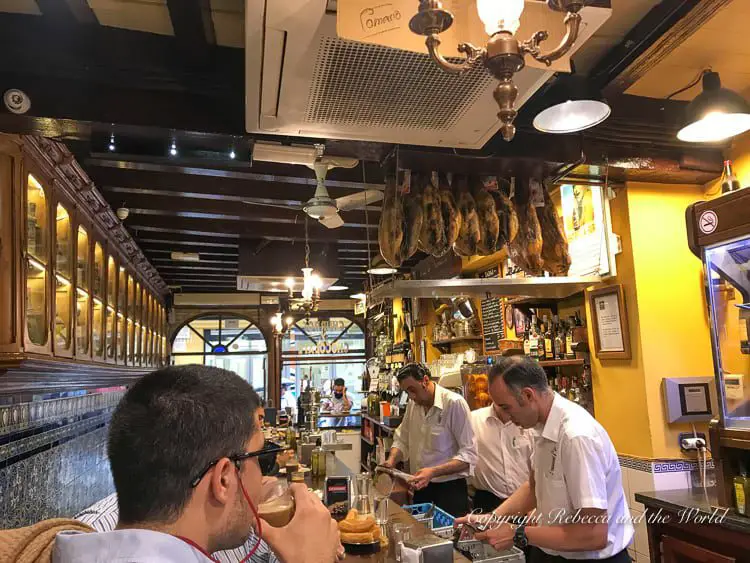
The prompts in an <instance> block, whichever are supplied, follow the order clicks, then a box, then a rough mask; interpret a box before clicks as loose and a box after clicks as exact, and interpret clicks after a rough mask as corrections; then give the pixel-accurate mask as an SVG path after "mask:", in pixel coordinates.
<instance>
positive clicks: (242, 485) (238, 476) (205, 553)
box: [175, 470, 263, 563]
mask: <svg viewBox="0 0 750 563" xmlns="http://www.w3.org/2000/svg"><path fill="white" fill-rule="evenodd" d="M237 478H238V479H239V481H240V488H242V494H243V495H244V496H245V500H246V501H247V504H248V505H249V506H250V510H252V511H253V516H255V521H256V522H257V523H258V532H257V535H258V541H256V542H255V545H254V546H253V548H252V549H251V550H250V553H248V554H247V555H246V556H245V557H244V559H242V561H240V563H247V561H250V558H251V557H252V556H253V555H255V552H256V551H258V548H259V547H260V542H261V534H262V532H263V529H262V526H261V523H260V516H258V511H257V510H256V509H255V505H253V503H252V501H251V500H250V495H248V494H247V491H246V490H245V485H244V484H243V483H242V478H241V477H240V472H239V470H237ZM175 537H176V538H177V539H179V540H182V541H184V542H185V543H186V544H188V545H189V546H191V547H194V548H195V549H197V550H198V551H200V552H201V553H202V554H203V555H205V556H206V557H207V558H208V559H210V560H211V561H213V562H214V563H219V561H217V560H216V559H214V558H213V557H212V556H211V554H210V553H208V552H207V551H206V550H205V549H203V548H202V547H201V546H199V545H198V544H197V543H195V542H194V541H193V540H191V539H189V538H185V537H182V536H175Z"/></svg>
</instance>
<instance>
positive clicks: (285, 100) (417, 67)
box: [245, 0, 610, 148]
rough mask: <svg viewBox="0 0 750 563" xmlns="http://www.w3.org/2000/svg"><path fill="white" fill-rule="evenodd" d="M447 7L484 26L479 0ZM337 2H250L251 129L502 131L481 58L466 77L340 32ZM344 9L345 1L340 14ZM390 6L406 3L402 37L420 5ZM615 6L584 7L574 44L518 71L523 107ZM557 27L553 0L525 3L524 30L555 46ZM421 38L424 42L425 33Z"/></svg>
mask: <svg viewBox="0 0 750 563" xmlns="http://www.w3.org/2000/svg"><path fill="white" fill-rule="evenodd" d="M347 1H348V2H352V1H359V0H347ZM381 4H382V3H381ZM445 4H446V7H447V8H449V9H452V10H454V13H455V14H456V18H457V19H458V18H459V17H461V18H464V19H466V18H469V19H471V18H474V19H471V21H470V23H471V25H472V26H473V28H477V26H481V22H480V21H479V19H478V18H477V17H476V14H475V12H476V9H475V6H474V1H473V0H453V1H452V2H448V1H446V2H445ZM334 5H335V4H332V3H331V2H330V1H326V0H283V1H281V0H246V9H245V34H246V49H245V53H246V55H245V57H246V72H245V79H246V106H247V107H246V129H247V131H248V132H249V133H264V134H277V135H283V136H300V137H314V138H327V139H353V140H364V141H376V142H386V143H401V144H413V145H423V146H436V147H456V148H458V147H461V148H481V147H482V146H483V145H484V144H485V143H486V142H487V141H488V140H489V139H490V138H492V136H493V135H494V134H495V133H496V132H497V131H498V129H499V122H498V120H497V117H496V115H497V111H498V110H497V104H496V103H495V100H494V98H493V96H492V92H493V90H494V88H495V85H496V82H495V80H494V79H493V78H492V77H491V76H490V75H489V73H488V72H487V71H486V70H485V69H484V68H483V67H482V65H481V64H479V65H476V67H475V68H474V69H473V70H471V71H469V72H467V73H465V74H461V75H454V74H448V73H446V72H444V71H443V70H441V69H440V68H438V67H437V65H436V64H435V63H433V61H432V60H431V59H430V58H429V56H428V55H427V54H426V49H422V51H421V52H417V51H416V50H414V49H411V48H408V47H407V48H404V49H400V48H394V47H392V46H388V45H387V43H388V41H387V39H388V33H383V34H379V35H374V36H372V37H368V38H367V39H365V40H364V41H371V42H363V41H354V40H351V39H343V38H340V37H339V36H338V34H337V14H336V11H335V10H334V9H332V6H334ZM535 5H539V6H535ZM383 6H385V4H383V5H378V6H377V8H378V9H385V8H383ZM343 7H344V4H343V3H339V4H338V10H339V11H340V10H342V8H343ZM387 7H388V9H390V10H393V9H397V8H398V9H400V13H401V14H402V17H401V18H400V19H399V20H398V21H399V25H400V26H401V27H402V28H403V29H400V30H396V31H397V32H399V33H401V34H402V35H401V36H402V37H403V33H404V30H407V31H408V22H409V18H410V17H411V15H412V13H414V12H416V10H417V7H418V2H417V1H416V0H392V2H390V3H387ZM349 9H351V7H350V8H349ZM544 10H546V11H548V12H549V14H546V13H544ZM603 12H606V13H603ZM609 13H610V10H608V9H606V10H605V9H601V8H584V11H583V12H582V14H583V15H584V24H583V26H582V31H581V36H580V38H579V40H578V42H577V44H576V46H575V47H574V48H573V49H572V50H571V52H570V53H569V55H568V56H567V57H565V58H563V59H561V60H560V61H558V62H557V63H555V64H554V65H553V66H552V67H549V68H548V67H544V66H543V65H542V66H540V65H539V64H538V63H536V62H535V61H527V64H528V66H527V67H526V68H525V69H524V70H522V71H521V72H519V73H518V74H516V76H515V83H516V85H517V86H518V89H519V96H518V102H517V106H518V107H520V106H521V105H523V104H524V103H525V102H526V101H527V100H528V99H529V98H530V97H531V96H532V95H533V94H534V92H536V91H537V90H538V89H539V88H540V87H541V86H542V85H543V84H544V83H545V82H546V81H547V80H548V79H549V78H550V76H551V75H552V74H553V73H554V72H555V71H559V70H568V69H569V57H570V56H571V55H573V53H575V51H576V50H577V49H578V48H579V47H580V46H581V45H582V44H583V43H584V42H585V41H586V40H588V39H589V38H590V37H591V35H592V34H593V33H594V32H595V31H596V30H597V29H598V28H599V27H600V26H601V24H602V23H603V22H604V21H606V19H607V18H608V17H609ZM555 25H557V26H561V25H562V17H560V14H559V13H557V12H552V11H550V10H547V8H546V3H540V2H531V1H527V4H526V12H525V13H524V21H523V25H522V28H521V30H520V31H519V37H521V38H523V39H525V38H526V35H529V36H530V35H531V34H530V33H529V31H530V30H536V29H548V30H550V38H549V40H548V42H547V44H545V45H544V47H547V48H552V47H553V46H554V45H555V44H556V42H557V40H558V39H559V37H561V36H562V27H555ZM473 28H472V29H473ZM479 29H481V30H482V31H480V33H481V34H482V36H480V37H477V38H476V40H475V43H476V44H477V45H483V42H484V41H486V38H487V37H486V35H484V31H483V28H482V27H479ZM558 35H559V37H558ZM471 37H472V40H474V38H475V36H474V35H472V36H471ZM413 40H414V41H417V42H421V43H422V44H423V42H424V39H423V38H422V37H416V36H415V37H414V38H413ZM445 46H446V49H447V47H448V42H447V41H446V44H445ZM416 48H419V45H418V44H416V47H415V49H416ZM446 52H447V51H446ZM529 58H530V57H529ZM532 65H533V66H532Z"/></svg>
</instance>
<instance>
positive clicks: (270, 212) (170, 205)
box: [102, 190, 380, 228]
mask: <svg viewBox="0 0 750 563" xmlns="http://www.w3.org/2000/svg"><path fill="white" fill-rule="evenodd" d="M102 193H103V195H104V197H105V199H106V200H107V202H108V203H109V204H110V205H111V206H112V207H113V208H117V207H119V206H120V205H121V204H123V203H124V204H125V207H127V208H129V209H130V214H131V216H134V215H139V214H143V215H184V214H187V215H185V216H188V215H195V216H196V217H197V216H203V217H205V218H207V219H211V220H213V219H227V220H242V221H250V222H261V223H262V222H279V223H289V224H298V223H300V222H301V221H304V217H305V215H304V212H303V211H302V209H292V208H287V209H283V208H277V207H268V206H259V205H250V204H248V203H244V202H243V201H226V200H216V199H205V198H193V197H179V196H172V195H169V196H164V195H151V194H148V195H147V194H142V193H137V194H132V193H122V192H112V191H110V190H103V191H102ZM295 203H297V205H301V202H295ZM341 217H342V219H344V221H345V224H346V226H350V227H359V228H363V227H364V226H365V225H366V224H367V223H365V221H369V224H370V225H371V226H373V227H374V226H375V225H377V223H378V221H379V218H380V213H378V212H375V211H368V212H367V214H365V212H363V211H344V212H342V213H341Z"/></svg>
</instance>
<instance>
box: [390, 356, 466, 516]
mask: <svg viewBox="0 0 750 563" xmlns="http://www.w3.org/2000/svg"><path fill="white" fill-rule="evenodd" d="M396 379H397V380H398V382H399V385H400V387H401V390H402V391H406V393H407V395H409V399H411V401H410V402H409V404H408V406H407V407H406V414H405V415H404V419H403V420H402V421H401V425H400V426H399V427H398V429H397V430H396V433H395V436H394V441H393V447H392V448H391V451H390V454H389V455H388V460H387V461H386V462H385V466H386V467H391V468H393V467H395V466H396V464H397V463H398V462H400V461H406V460H409V467H410V470H411V471H412V473H414V477H413V478H412V480H411V481H410V483H409V484H410V486H411V487H412V488H413V489H414V490H415V493H414V502H415V503H416V504H420V503H427V502H429V503H434V504H436V505H437V506H439V507H440V508H442V509H443V510H445V511H446V512H447V513H448V514H451V515H452V516H463V515H464V514H466V513H467V512H468V511H469V492H468V488H467V484H466V478H467V477H468V476H469V475H471V474H472V473H473V468H474V466H475V465H476V463H477V443H476V439H475V438H474V430H473V429H472V426H471V411H470V410H469V405H468V404H467V403H466V400H465V399H464V398H463V397H462V396H461V395H459V394H457V393H453V392H452V391H448V390H447V389H445V388H444V387H440V385H438V384H436V383H434V382H433V381H431V380H430V371H429V370H428V369H427V368H426V367H424V366H423V365H421V364H409V365H407V366H404V367H403V368H401V370H399V372H398V373H397V374H396Z"/></svg>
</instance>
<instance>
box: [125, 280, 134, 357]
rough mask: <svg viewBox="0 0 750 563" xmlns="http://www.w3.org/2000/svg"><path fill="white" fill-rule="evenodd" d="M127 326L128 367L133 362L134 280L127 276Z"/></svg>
mask: <svg viewBox="0 0 750 563" xmlns="http://www.w3.org/2000/svg"><path fill="white" fill-rule="evenodd" d="M127 307H128V315H127V316H128V324H127V327H128V328H127V330H128V342H127V347H128V349H127V361H128V365H131V366H132V365H133V363H134V361H135V350H134V347H135V338H134V337H135V332H134V331H135V326H134V325H133V323H134V317H135V280H133V276H132V275H128V303H127Z"/></svg>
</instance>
